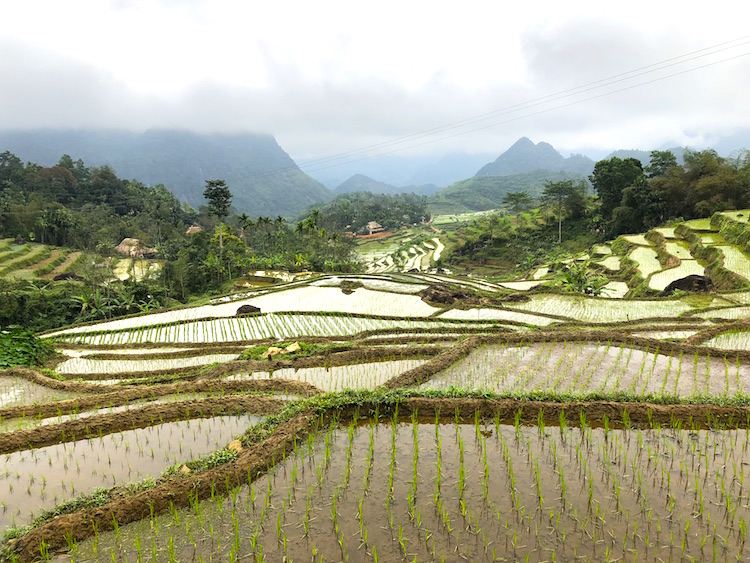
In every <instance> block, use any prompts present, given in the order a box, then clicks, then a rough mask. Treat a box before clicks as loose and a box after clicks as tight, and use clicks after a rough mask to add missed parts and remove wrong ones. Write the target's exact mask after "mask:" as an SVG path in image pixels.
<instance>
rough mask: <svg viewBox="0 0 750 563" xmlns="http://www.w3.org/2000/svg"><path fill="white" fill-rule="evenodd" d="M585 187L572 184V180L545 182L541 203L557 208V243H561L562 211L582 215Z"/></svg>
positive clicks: (581, 183)
mask: <svg viewBox="0 0 750 563" xmlns="http://www.w3.org/2000/svg"><path fill="white" fill-rule="evenodd" d="M585 195H586V185H585V184H584V183H583V182H580V183H579V184H577V185H576V184H574V183H573V180H562V181H560V182H545V184H544V191H543V192H542V202H544V203H546V204H548V205H553V206H556V207H557V243H558V244H560V243H561V242H562V217H563V209H565V210H567V211H568V213H570V214H572V215H578V214H579V213H582V210H581V209H580V207H581V206H584V205H585Z"/></svg>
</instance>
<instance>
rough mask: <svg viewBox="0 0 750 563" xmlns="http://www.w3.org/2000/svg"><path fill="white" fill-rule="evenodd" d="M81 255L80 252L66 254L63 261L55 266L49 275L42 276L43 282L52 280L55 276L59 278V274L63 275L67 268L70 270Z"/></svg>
mask: <svg viewBox="0 0 750 563" xmlns="http://www.w3.org/2000/svg"><path fill="white" fill-rule="evenodd" d="M80 255H81V253H80V252H71V253H70V254H68V257H67V258H66V259H65V260H64V261H63V263H62V264H60V265H59V266H57V268H55V269H54V270H52V271H51V272H50V273H49V274H44V275H43V276H42V277H43V278H44V279H45V280H53V279H55V276H59V275H60V274H63V273H65V272H66V271H67V269H68V268H70V266H71V264H73V262H75V261H76V260H78V257H79V256H80Z"/></svg>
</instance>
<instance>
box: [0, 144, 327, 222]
mask: <svg viewBox="0 0 750 563" xmlns="http://www.w3.org/2000/svg"><path fill="white" fill-rule="evenodd" d="M4 150H9V151H10V152H12V153H14V154H15V155H16V156H18V157H19V158H21V159H22V160H24V161H30V162H35V163H37V164H40V165H42V166H52V165H54V164H56V163H57V162H58V161H59V159H60V157H61V156H62V155H63V154H69V155H70V156H71V157H72V158H73V159H74V160H77V159H79V158H80V159H82V160H83V161H84V162H85V163H86V165H88V166H101V165H105V164H107V165H109V166H111V167H112V168H113V169H114V171H115V173H116V174H117V175H118V176H119V177H121V178H128V179H135V180H138V181H140V182H143V183H144V184H148V185H154V184H164V185H165V186H166V187H167V188H168V189H169V190H170V191H172V193H174V194H175V197H177V199H179V200H181V201H187V202H188V203H189V204H190V205H192V206H193V207H196V208H197V207H199V206H200V205H203V204H204V203H205V200H204V198H203V190H204V189H205V186H206V180H211V179H217V178H219V179H223V180H225V181H226V182H227V185H228V186H229V189H230V190H231V192H232V196H233V198H232V206H233V207H234V208H235V209H236V210H237V212H238V213H247V214H248V215H250V216H261V215H266V216H273V217H275V216H277V215H282V216H285V217H290V216H293V215H295V214H296V213H299V212H300V211H302V210H303V209H306V208H307V207H308V206H309V205H312V204H316V203H322V202H325V201H328V200H330V199H331V197H332V194H331V192H330V191H329V190H328V189H327V188H326V187H325V186H323V185H322V184H320V183H319V182H317V181H315V180H313V179H312V178H310V177H309V176H307V175H306V174H305V173H304V172H302V171H301V170H300V169H299V168H298V167H297V165H296V164H295V162H294V161H293V160H292V159H291V158H290V157H289V155H288V154H287V153H286V152H284V150H283V149H282V148H281V147H280V146H279V145H278V144H277V143H276V140H275V139H274V137H273V136H271V135H261V134H253V133H241V134H218V133H217V134H201V133H193V132H190V131H183V130H172V129H150V130H148V131H146V132H144V133H132V132H128V131H120V130H109V131H101V130H99V131H90V130H32V131H5V132H0V151H4Z"/></svg>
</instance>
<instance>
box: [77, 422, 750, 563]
mask: <svg viewBox="0 0 750 563" xmlns="http://www.w3.org/2000/svg"><path fill="white" fill-rule="evenodd" d="M520 420H521V419H520V418H519V419H518V420H517V422H516V424H507V423H503V422H501V421H500V419H499V417H498V418H496V419H494V420H492V419H489V420H487V419H482V418H480V417H477V418H476V419H475V421H474V422H473V423H472V422H471V421H467V420H465V419H453V420H451V419H442V418H438V419H435V420H427V419H422V418H418V417H412V418H411V419H408V418H407V419H403V418H386V419H382V418H381V419H378V420H374V419H369V420H364V421H362V420H361V421H358V422H354V421H350V422H349V423H346V422H344V423H343V424H340V425H333V426H331V427H330V428H326V427H322V428H320V429H319V430H318V431H317V432H315V433H313V434H311V435H310V436H309V437H308V438H307V439H306V440H302V441H300V442H299V443H298V444H297V447H296V449H295V450H294V451H293V452H291V453H290V454H289V455H287V456H286V458H285V459H284V460H283V461H279V462H278V463H276V465H275V466H274V467H272V468H270V470H269V472H268V473H267V474H266V475H264V476H262V477H260V478H258V479H256V480H254V481H251V483H250V484H246V485H244V486H238V487H234V488H232V489H231V490H230V491H229V494H224V495H219V494H217V495H216V496H215V497H214V498H209V499H207V500H204V501H196V502H194V503H191V506H189V507H188V508H185V509H175V510H173V511H171V513H166V514H163V515H161V516H154V517H153V518H147V519H145V520H143V521H140V522H137V523H134V524H130V525H126V526H120V527H119V528H118V529H117V530H116V531H111V532H106V533H100V534H98V536H96V537H94V538H91V539H89V540H87V541H84V542H81V543H77V544H75V545H74V546H73V549H72V550H71V552H70V553H68V554H66V556H65V560H68V559H69V560H71V561H112V560H115V561H140V560H152V559H155V560H164V561H168V560H176V561H228V560H229V561H233V560H239V561H243V560H248V561H258V560H262V561H282V560H290V561H308V560H311V559H312V560H315V561H318V560H321V561H347V560H348V561H368V562H369V561H401V560H407V561H412V560H417V561H443V560H445V561H457V560H470V561H497V560H509V559H510V560H513V559H517V560H528V561H553V560H557V561H568V560H571V561H572V560H574V559H575V560H582V561H607V560H609V561H613V560H628V561H630V560H637V559H640V560H644V561H653V560H659V559H661V560H664V561H666V560H669V559H670V558H672V559H673V560H679V559H680V558H683V559H696V560H700V559H706V558H711V559H714V560H717V561H729V560H737V559H740V560H741V559H743V557H746V556H747V555H748V554H747V552H746V546H745V539H746V522H747V520H748V518H750V508H748V504H749V502H748V501H750V498H749V497H748V490H747V488H748V487H747V485H746V484H745V477H746V476H747V473H748V469H747V467H746V466H745V464H744V463H743V460H744V459H745V456H746V454H747V448H748V439H749V432H750V431H748V429H747V428H742V427H737V426H734V427H724V428H713V429H705V428H700V427H692V426H690V425H689V424H687V423H685V424H683V422H682V421H675V422H674V424H671V425H670V424H665V425H660V424H657V423H654V424H651V425H649V424H645V425H643V424H642V425H633V424H631V423H630V422H629V420H628V419H627V417H626V418H625V420H624V421H623V420H620V421H607V420H606V419H605V421H604V424H597V425H595V426H592V425H590V424H588V423H587V421H586V419H585V417H581V419H580V421H579V422H578V424H577V425H576V426H573V425H571V424H570V423H567V422H566V420H565V419H561V421H562V422H563V424H560V423H559V422H560V421H557V422H555V421H550V423H549V424H544V420H545V418H544V416H541V417H540V418H539V422H540V424H536V425H527V424H524V423H522V422H521V421H520ZM636 558H637V559H636Z"/></svg>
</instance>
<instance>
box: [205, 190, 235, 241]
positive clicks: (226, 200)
mask: <svg viewBox="0 0 750 563" xmlns="http://www.w3.org/2000/svg"><path fill="white" fill-rule="evenodd" d="M203 197H204V198H206V200H208V209H209V211H210V212H211V214H212V215H216V218H217V219H218V220H219V248H220V249H223V248H224V239H223V236H222V231H223V229H222V228H221V223H222V221H223V220H224V218H225V217H226V216H227V215H229V206H230V205H231V203H232V192H230V191H229V188H228V187H227V183H226V182H225V181H224V180H206V189H205V190H203Z"/></svg>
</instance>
